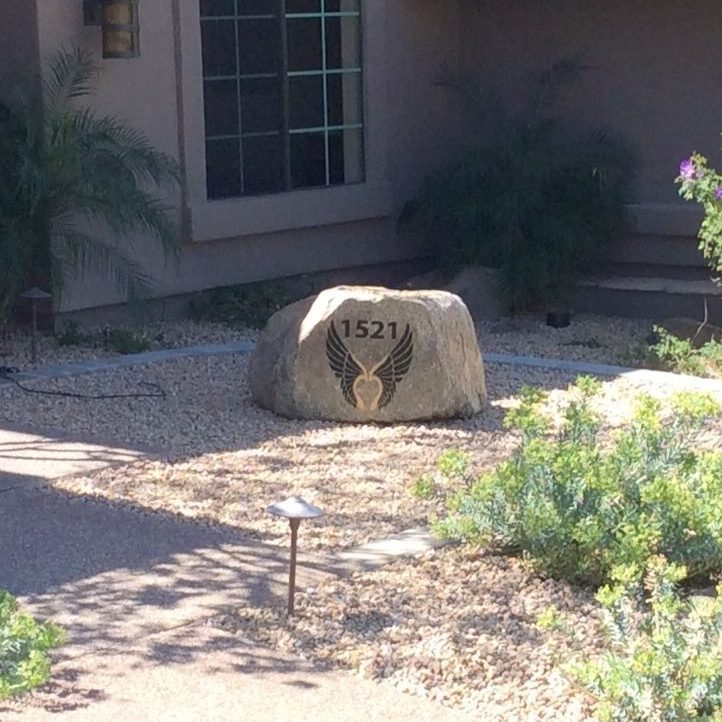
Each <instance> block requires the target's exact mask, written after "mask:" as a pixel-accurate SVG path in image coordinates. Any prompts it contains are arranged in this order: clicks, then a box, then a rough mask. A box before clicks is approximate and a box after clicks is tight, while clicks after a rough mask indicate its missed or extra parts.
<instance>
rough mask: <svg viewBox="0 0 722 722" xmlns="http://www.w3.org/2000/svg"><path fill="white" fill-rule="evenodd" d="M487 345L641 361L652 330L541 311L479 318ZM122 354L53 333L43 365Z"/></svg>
mask: <svg viewBox="0 0 722 722" xmlns="http://www.w3.org/2000/svg"><path fill="white" fill-rule="evenodd" d="M477 327H478V329H479V336H480V338H481V342H482V348H483V350H484V351H485V352H489V353H508V354H520V355H531V356H541V357H545V358H564V359H572V360H576V361H589V362H594V363H608V364H616V365H628V366H633V365H637V364H638V362H639V359H640V353H639V352H640V349H642V348H643V347H644V342H645V338H646V337H647V336H648V335H649V332H650V330H651V327H652V324H651V322H650V321H644V320H639V319H628V318H613V317H606V316H584V315H579V316H574V317H573V319H572V324H571V325H570V326H568V327H567V328H560V329H555V328H551V327H550V326H547V325H546V323H545V320H544V318H543V317H542V316H539V315H526V316H519V317H516V318H513V319H512V318H510V319H506V320H503V321H482V322H480V323H478V324H477ZM144 331H145V333H146V334H147V336H148V338H149V340H150V341H151V345H152V348H154V349H155V348H180V347H182V346H195V345H197V344H204V343H226V342H232V341H241V340H255V339H256V338H257V337H258V331H254V330H252V329H234V328H229V327H228V326H225V325H223V324H217V323H209V322H196V321H178V322H172V323H171V322H163V323H158V324H155V325H153V326H150V327H148V328H146V329H144ZM115 355H117V354H116V353H115V352H113V351H111V350H108V349H104V348H102V347H97V348H86V347H82V346H58V344H57V341H56V339H55V338H54V337H53V336H49V335H48V336H46V335H43V336H42V337H41V340H40V359H39V364H38V365H40V366H48V365H51V364H57V363H71V362H75V361H81V360H86V359H95V358H104V357H109V356H115ZM0 365H2V366H13V367H17V368H20V369H23V370H26V369H30V368H32V364H31V363H30V339H29V337H28V335H27V334H26V333H21V332H17V333H14V334H12V335H10V336H8V337H7V338H1V337H0Z"/></svg>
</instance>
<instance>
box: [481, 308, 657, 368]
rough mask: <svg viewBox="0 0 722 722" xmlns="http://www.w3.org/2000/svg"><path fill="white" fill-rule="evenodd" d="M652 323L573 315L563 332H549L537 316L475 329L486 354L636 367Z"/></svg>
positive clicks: (555, 330) (520, 317) (553, 329)
mask: <svg viewBox="0 0 722 722" xmlns="http://www.w3.org/2000/svg"><path fill="white" fill-rule="evenodd" d="M652 325H653V324H652V322H651V321H648V320H644V319H636V318H618V317H609V316H594V315H578V316H577V315H573V316H572V323H571V324H570V325H569V326H567V327H566V328H552V327H551V326H547V325H546V320H545V318H543V317H541V316H539V315H532V314H529V315H524V316H518V317H515V318H508V319H502V320H500V321H482V322H481V323H478V324H477V329H478V332H479V335H480V337H481V340H482V350H483V351H485V352H489V353H492V352H493V353H505V354H516V355H520V356H540V357H542V358H554V359H565V360H567V361H587V362H590V363H601V364H610V365H612V366H635V367H636V366H639V365H640V364H641V360H642V359H643V358H644V356H645V349H646V347H647V338H648V337H649V335H650V332H651V330H652Z"/></svg>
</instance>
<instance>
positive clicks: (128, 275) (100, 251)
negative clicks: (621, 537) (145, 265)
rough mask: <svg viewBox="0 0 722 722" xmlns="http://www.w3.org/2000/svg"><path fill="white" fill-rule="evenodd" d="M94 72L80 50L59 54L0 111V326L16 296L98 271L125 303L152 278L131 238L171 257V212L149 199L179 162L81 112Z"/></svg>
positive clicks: (105, 119)
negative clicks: (150, 240) (155, 245)
mask: <svg viewBox="0 0 722 722" xmlns="http://www.w3.org/2000/svg"><path fill="white" fill-rule="evenodd" d="M95 74H96V67H95V64H94V62H93V60H92V58H91V57H90V56H89V55H87V54H86V53H85V52H83V51H82V50H78V49H73V50H60V51H59V52H58V53H56V54H55V55H54V56H53V57H52V58H51V59H50V60H49V62H48V65H47V68H46V72H45V73H43V76H42V78H41V79H40V80H39V81H35V82H34V83H32V84H27V85H26V86H24V87H19V88H18V89H17V90H16V92H15V93H14V94H13V96H12V98H11V99H10V100H9V102H8V103H7V104H4V105H0V162H2V166H3V172H2V174H0V319H3V318H4V317H6V316H7V314H8V312H9V311H10V309H11V308H12V306H13V303H14V300H15V299H16V297H17V294H18V292H19V291H22V290H23V288H24V287H25V286H28V285H40V284H43V285H45V284H48V283H50V284H52V288H53V291H54V293H55V295H56V298H57V296H58V295H59V294H60V293H61V291H62V287H63V280H64V279H66V278H68V277H72V276H78V275H83V274H85V273H87V272H90V271H92V272H100V273H103V274H105V275H107V276H109V277H110V278H111V279H112V281H113V282H114V284H115V286H116V287H117V288H118V290H119V291H120V292H121V293H122V294H123V295H124V296H125V297H126V298H133V297H140V296H142V295H143V293H144V292H145V291H147V289H148V288H149V285H150V283H151V278H150V277H149V276H148V275H147V273H146V272H144V271H143V269H142V268H141V266H140V265H139V264H138V262H137V261H136V260H134V259H133V255H134V254H133V253H132V251H133V248H134V246H135V245H136V244H137V239H136V234H138V235H140V234H143V235H144V236H145V237H146V238H147V237H148V235H150V236H151V237H153V238H154V239H155V240H156V241H157V242H159V243H160V244H161V246H162V248H163V251H164V253H165V255H166V258H169V257H175V256H176V255H177V249H178V233H177V229H176V226H175V223H174V221H173V218H172V216H171V214H170V209H169V208H168V207H167V206H166V205H165V204H164V202H163V201H162V200H161V198H160V197H158V196H157V195H155V194H154V191H156V192H157V191H158V190H159V189H160V188H161V187H162V186H163V185H165V184H167V183H175V182H177V180H178V169H177V164H176V162H175V161H174V160H173V159H172V158H170V157H169V156H168V155H166V154H165V153H161V152H159V151H156V150H154V149H153V148H152V147H151V145H150V143H149V142H148V141H147V140H146V139H145V137H144V136H143V135H142V134H141V133H139V132H136V131H134V130H132V129H131V128H128V127H127V126H126V125H125V124H124V123H123V122H122V121H120V120H118V119H116V118H114V117H110V116H99V115H96V114H95V113H94V112H93V111H92V110H90V109H88V108H86V107H83V106H82V100H83V99H84V98H86V97H88V96H90V95H92V89H91V81H92V80H93V78H94V76H95Z"/></svg>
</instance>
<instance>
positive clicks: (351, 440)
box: [0, 355, 722, 549]
mask: <svg viewBox="0 0 722 722" xmlns="http://www.w3.org/2000/svg"><path fill="white" fill-rule="evenodd" d="M246 364H247V356H245V355H234V356H232V355H224V356H218V357H195V358H186V359H182V360H177V361H172V362H167V363H163V364H155V365H150V366H142V367H131V368H123V369H118V370H115V371H112V372H103V373H98V374H92V375H86V376H79V377H74V378H69V379H58V380H54V381H33V382H31V383H30V386H31V387H33V388H44V389H54V390H63V391H72V392H81V393H124V392H138V391H139V392H144V391H146V390H147V389H145V388H144V387H143V386H140V382H153V383H156V384H158V385H159V386H160V387H161V388H163V389H164V390H165V392H166V394H167V396H166V398H164V399H158V398H137V399H127V400H125V399H122V400H106V401H90V400H83V399H75V398H56V397H47V396H36V395H27V394H25V393H23V392H22V391H20V390H19V389H17V388H14V387H12V386H9V385H0V420H5V421H7V422H10V423H14V424H19V425H22V426H30V427H38V428H41V429H53V428H55V429H62V430H63V431H66V432H75V433H81V434H85V435H88V436H89V437H98V436H99V437H101V438H106V439H115V440H118V441H120V442H123V443H126V444H137V445H140V446H142V447H150V448H153V449H156V450H157V451H158V452H159V453H160V455H161V457H162V460H159V461H143V462H140V463H137V464H134V465H131V466H128V467H124V468H121V469H117V468H116V469H106V470H103V471H99V472H96V473H94V474H91V475H89V476H80V477H75V478H73V479H69V480H65V481H59V482H56V483H57V484H58V485H62V486H63V487H64V488H66V489H68V490H71V491H74V492H84V493H90V494H95V495H99V496H105V497H108V498H112V499H120V500H127V501H132V502H135V503H138V504H141V505H143V506H145V507H148V508H154V509H164V510H168V511H172V512H176V513H180V514H183V515H186V516H188V517H191V518H195V519H199V520H202V521H205V522H210V523H223V524H229V525H232V526H235V527H238V528H241V529H244V530H246V531H247V532H249V533H251V534H253V535H255V536H258V537H263V538H277V539H278V540H279V542H280V543H283V544H285V543H286V530H285V528H282V526H279V525H278V524H277V523H275V522H274V521H273V520H272V519H271V518H270V517H269V516H268V515H267V514H266V513H265V508H266V506H267V505H268V504H269V503H271V502H273V501H276V500H278V499H280V498H284V497H285V496H288V495H291V494H299V495H301V496H304V497H305V498H307V500H308V501H311V502H314V503H316V504H318V505H319V506H321V507H322V508H324V509H326V511H327V512H328V514H327V516H326V517H325V518H324V519H323V520H321V521H320V522H318V523H317V524H314V525H308V528H307V529H306V530H305V531H304V535H305V538H306V543H307V544H308V545H309V547H314V548H326V549H334V548H339V547H348V546H352V545H356V544H361V543H364V542H366V541H368V540H370V539H374V538H378V537H381V536H386V535H388V534H391V533H395V532H398V531H401V530H403V529H405V528H408V527H412V526H416V525H418V524H420V523H424V522H426V520H427V518H428V515H429V514H430V513H434V512H436V511H437V509H436V507H435V506H434V504H433V503H432V502H424V501H420V500H418V499H416V498H415V497H413V496H412V495H411V493H410V492H411V489H412V487H413V485H414V483H415V481H416V480H417V479H418V478H420V477H421V476H422V475H424V474H428V473H430V472H431V471H433V469H434V465H435V462H436V459H437V457H438V456H439V454H440V453H441V452H442V451H444V450H447V449H462V450H465V451H468V452H470V453H471V455H472V459H473V464H474V468H475V469H476V470H482V469H488V468H491V467H492V466H493V465H494V464H496V463H498V461H500V460H501V459H502V458H504V457H505V456H506V455H508V453H509V451H510V450H511V448H512V446H513V444H514V443H515V440H514V438H513V437H512V436H511V435H510V434H509V433H506V432H504V431H503V429H502V420H503V417H504V414H505V410H506V409H508V408H509V407H510V406H511V405H512V404H513V403H514V395H515V394H516V393H517V392H518V391H519V389H520V388H521V386H522V385H524V384H532V385H537V386H542V387H544V388H547V389H548V390H549V391H550V400H549V404H550V408H551V409H554V408H555V407H556V406H558V405H559V404H560V403H562V401H563V400H564V398H565V396H566V389H567V386H568V384H569V383H571V382H572V381H573V380H574V375H573V374H570V373H567V372H559V371H552V370H544V369H533V368H523V367H515V366H508V365H496V364H489V365H488V366H487V382H488V389H489V396H490V407H489V409H488V411H487V412H486V413H484V414H482V415H480V416H477V417H476V418H473V419H467V420H457V421H448V422H437V423H428V424H399V425H393V426H377V425H371V424H369V425H344V424H335V423H328V422H315V421H291V420H288V419H282V418H280V417H277V416H275V415H273V414H271V413H270V412H267V411H264V410H262V409H259V408H257V407H256V406H255V405H254V404H253V403H252V402H251V399H250V396H249V392H248V389H247V386H246V380H245V373H246ZM647 386H648V388H647V390H648V391H651V392H653V393H656V394H664V393H666V391H665V389H664V388H662V387H661V386H659V384H658V383H657V382H656V381H650V382H648V384H647ZM639 388H640V385H639V384H638V383H637V382H633V381H630V380H625V379H624V378H620V379H616V380H607V381H605V382H604V392H603V394H602V396H601V397H600V399H599V407H600V409H601V410H602V411H603V413H604V414H605V415H606V416H607V418H608V419H609V422H610V424H618V423H620V422H621V421H623V420H624V419H625V418H627V417H628V416H629V414H630V413H631V406H630V400H631V398H632V397H633V395H634V392H635V390H638V389H639ZM710 434H711V437H710V438H711V441H710V443H712V444H714V443H718V442H719V439H720V438H722V432H720V429H719V425H717V427H715V428H713V429H712V430H711V431H710Z"/></svg>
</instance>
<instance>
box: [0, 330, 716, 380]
mask: <svg viewBox="0 0 722 722" xmlns="http://www.w3.org/2000/svg"><path fill="white" fill-rule="evenodd" d="M255 346H256V344H255V343H254V342H253V341H237V342H234V343H225V344H205V345H200V346H185V347H182V348H172V349H163V350H161V351H147V352H145V353H139V354H129V355H126V356H114V357H110V358H104V359H92V360H88V361H80V362H78V363H73V364H58V365H55V366H45V367H43V368H39V369H34V370H33V371H25V372H21V373H18V374H14V375H13V378H14V379H16V380H18V381H36V380H39V379H58V378H69V377H71V376H80V375H82V374H90V373H99V372H101V371H112V370H113V369H116V368H127V367H129V366H141V365H144V364H149V363H162V362H165V361H174V360H176V359H182V358H187V357H190V356H220V355H224V354H232V353H250V352H251V351H253V349H254V348H255ZM483 358H484V362H485V363H488V364H504V365H510V366H527V367H532V368H540V369H546V370H550V371H568V372H569V373H575V374H589V375H592V376H626V377H628V378H630V379H631V380H634V381H640V382H649V383H658V384H664V385H666V386H677V387H684V388H696V389H699V390H701V391H711V392H718V393H722V380H719V379H705V378H701V377H699V376H688V375H684V374H675V373H669V372H667V371H652V370H650V369H635V368H628V367H625V366H610V365H607V364H595V363H588V362H585V361H565V360H563V359H547V358H537V357H535V356H516V355H513V354H500V353H487V354H483ZM3 382H5V383H8V382H7V380H5V379H2V378H0V384H1V383H3Z"/></svg>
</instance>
